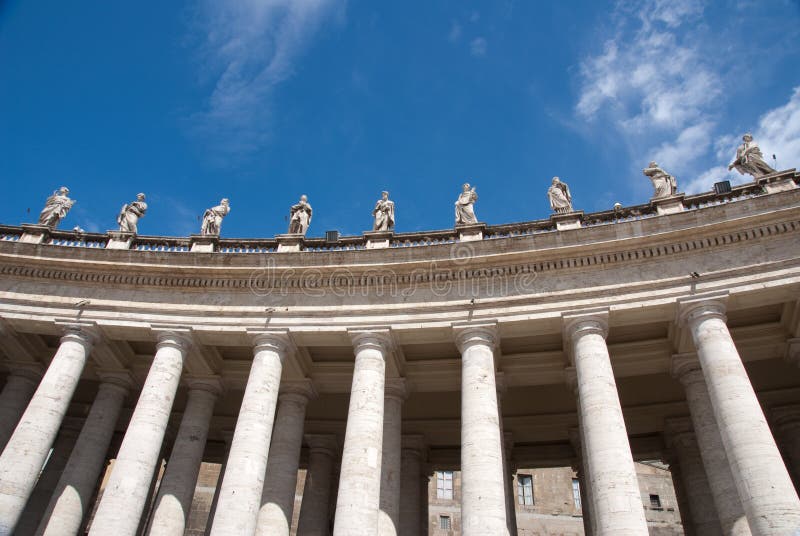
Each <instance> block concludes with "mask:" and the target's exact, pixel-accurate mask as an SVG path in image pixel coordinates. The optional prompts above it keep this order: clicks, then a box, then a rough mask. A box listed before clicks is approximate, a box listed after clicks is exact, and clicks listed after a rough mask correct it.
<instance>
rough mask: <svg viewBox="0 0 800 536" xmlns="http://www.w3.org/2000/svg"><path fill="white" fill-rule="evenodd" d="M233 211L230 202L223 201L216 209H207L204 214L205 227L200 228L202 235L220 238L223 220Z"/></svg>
mask: <svg viewBox="0 0 800 536" xmlns="http://www.w3.org/2000/svg"><path fill="white" fill-rule="evenodd" d="M230 211H231V205H230V201H228V200H227V199H223V200H222V201H220V202H219V205H217V206H216V207H211V208H209V209H206V211H205V212H204V213H203V225H202V226H201V227H200V234H201V235H204V236H207V235H216V236H219V232H220V229H221V228H222V218H224V217H225V216H227V215H228V213H229V212H230Z"/></svg>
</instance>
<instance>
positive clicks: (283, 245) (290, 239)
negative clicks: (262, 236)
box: [275, 233, 305, 253]
mask: <svg viewBox="0 0 800 536" xmlns="http://www.w3.org/2000/svg"><path fill="white" fill-rule="evenodd" d="M304 239H305V236H304V235H302V234H300V233H287V234H279V235H275V240H277V241H278V253H283V252H291V251H302V250H303V240H304Z"/></svg>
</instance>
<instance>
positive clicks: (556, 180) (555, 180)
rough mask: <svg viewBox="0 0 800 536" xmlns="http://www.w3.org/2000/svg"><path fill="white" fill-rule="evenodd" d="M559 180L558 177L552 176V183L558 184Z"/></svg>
mask: <svg viewBox="0 0 800 536" xmlns="http://www.w3.org/2000/svg"><path fill="white" fill-rule="evenodd" d="M559 182H561V181H560V180H559V179H558V177H553V184H558V183H559Z"/></svg>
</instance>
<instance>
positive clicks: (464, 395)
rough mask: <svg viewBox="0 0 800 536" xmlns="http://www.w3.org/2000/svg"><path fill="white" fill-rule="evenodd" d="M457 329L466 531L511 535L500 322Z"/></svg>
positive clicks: (468, 533) (467, 533)
mask: <svg viewBox="0 0 800 536" xmlns="http://www.w3.org/2000/svg"><path fill="white" fill-rule="evenodd" d="M454 330H455V336H456V345H457V346H458V349H459V351H460V352H461V525H462V534H464V536H478V535H480V536H483V535H486V534H493V535H502V534H508V527H507V525H506V491H505V487H504V481H503V438H502V436H501V432H500V419H499V413H498V409H497V386H496V383H495V362H494V348H495V344H496V339H497V326H496V323H487V324H474V325H463V326H454Z"/></svg>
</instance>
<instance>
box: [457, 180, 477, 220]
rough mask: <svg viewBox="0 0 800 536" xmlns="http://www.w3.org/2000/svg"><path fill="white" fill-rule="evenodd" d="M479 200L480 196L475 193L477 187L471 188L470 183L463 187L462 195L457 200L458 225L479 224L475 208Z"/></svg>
mask: <svg viewBox="0 0 800 536" xmlns="http://www.w3.org/2000/svg"><path fill="white" fill-rule="evenodd" d="M477 200H478V194H477V193H476V192H475V187H470V185H469V183H464V185H463V186H462V187H461V194H460V195H459V196H458V199H457V200H456V225H469V224H472V223H478V217H477V216H475V207H474V205H475V201H477Z"/></svg>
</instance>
